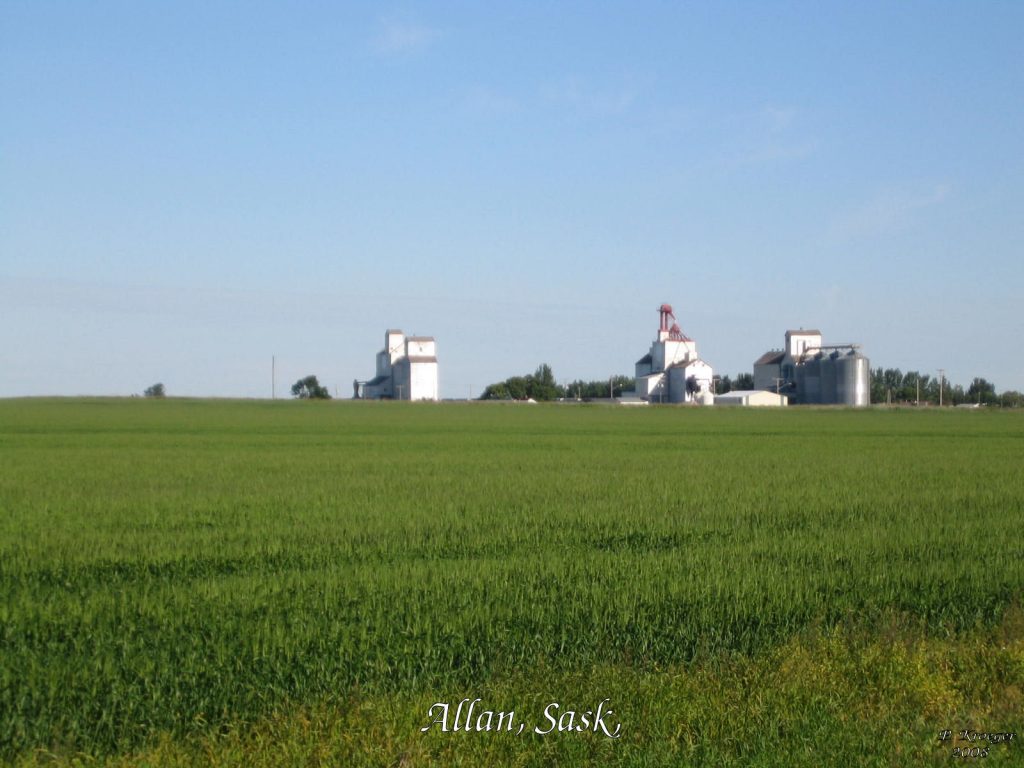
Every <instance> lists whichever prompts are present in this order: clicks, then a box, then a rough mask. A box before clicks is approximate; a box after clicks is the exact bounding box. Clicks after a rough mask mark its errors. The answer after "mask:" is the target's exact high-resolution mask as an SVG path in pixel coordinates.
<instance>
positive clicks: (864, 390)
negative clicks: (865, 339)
mask: <svg viewBox="0 0 1024 768" xmlns="http://www.w3.org/2000/svg"><path fill="white" fill-rule="evenodd" d="M836 363H837V364H838V368H839V370H838V376H837V388H838V389H837V392H836V395H837V397H836V402H837V403H840V404H842V405H852V406H863V405H868V403H869V395H870V389H869V370H868V366H869V362H868V359H867V358H866V357H864V355H862V354H860V353H859V352H857V351H856V350H852V351H851V352H849V353H848V354H846V355H843V356H842V357H840V358H839V359H838V360H837V361H836Z"/></svg>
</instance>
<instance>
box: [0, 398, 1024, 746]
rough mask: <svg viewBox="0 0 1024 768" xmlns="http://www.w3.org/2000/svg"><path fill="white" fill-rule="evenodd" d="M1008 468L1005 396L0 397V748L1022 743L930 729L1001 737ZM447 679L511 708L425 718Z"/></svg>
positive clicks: (1015, 537)
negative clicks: (605, 722) (745, 403)
mask: <svg viewBox="0 0 1024 768" xmlns="http://www.w3.org/2000/svg"><path fill="white" fill-rule="evenodd" d="M1022 465H1024V414H1020V413H1016V412H987V411H981V412H963V411H951V410H946V411H941V412H940V411H937V410H925V411H920V412H914V411H906V410H893V411H885V410H874V411H847V410H829V409H821V410H811V409H807V410H801V409H789V410H785V411H750V410H740V409H721V410H718V409H704V410H699V409H683V408H670V407H665V408H646V409H644V408H613V407H605V406H575V405H552V406H545V405H539V406H527V405H502V404H493V405H492V404H443V405H428V404H403V403H351V402H323V403H310V402H282V401H278V402H232V401H188V400H184V401H182V400H167V401H148V400H113V399H111V400H106V399H96V400H8V401H0V760H3V761H7V762H10V763H16V764H24V765H44V764H51V763H56V764H81V765H92V764H94V763H96V764H112V765H181V766H190V765H196V764H208V765H238V766H243V765H245V766H248V765H266V766H278V765H320V764H324V765H382V766H386V765H396V766H397V765H403V766H412V765H431V764H435V763H438V762H441V763H445V764H465V765H485V764H495V765H498V764H514V765H550V764H555V763H560V764H563V765H565V764H584V763H587V762H594V763H600V764H621V765H705V764H706V765H764V766H769V765H808V766H811V765H815V766H817V765H918V764H924V765H933V764H934V765H944V764H947V763H949V761H950V760H951V759H953V760H954V762H958V761H957V760H956V759H955V758H953V757H952V751H953V749H955V748H970V747H972V746H974V747H979V746H980V747H985V748H986V749H987V750H988V756H987V757H986V758H985V759H984V764H985V765H1024V747H1021V744H1020V741H1021V739H1022V738H1024V736H1022V735H1018V736H1017V737H1016V738H1015V740H1013V741H1011V742H1009V743H994V744H990V743H989V742H979V741H975V742H969V743H968V742H961V740H959V739H958V734H957V731H958V730H961V729H974V730H977V731H990V732H1020V731H1022V730H1024V728H1022V726H1024V717H1022V715H1024V697H1022V691H1024V610H1022V608H1021V605H1020V601H1021V597H1022V595H1024V537H1022V524H1024V471H1022V470H1021V467H1022ZM466 697H469V698H471V699H472V698H477V697H479V698H481V699H482V701H481V703H480V704H478V705H477V711H480V710H481V709H491V710H495V711H497V710H502V711H508V710H515V712H516V718H517V721H522V722H523V723H525V724H526V729H525V732H524V733H522V734H521V735H516V734H514V733H511V734H510V733H506V732H493V731H492V732H484V733H465V732H458V733H442V732H441V731H440V728H439V727H437V726H436V727H434V728H432V729H431V730H430V731H429V732H427V733H423V732H421V730H420V729H421V728H422V727H424V726H426V725H427V724H428V723H429V722H430V720H431V718H430V717H428V714H427V713H428V710H429V708H430V707H431V705H432V704H434V703H436V702H451V703H452V710H453V713H454V709H455V705H456V704H457V703H458V702H459V701H460V700H461V699H463V698H466ZM606 698H607V699H609V700H610V706H612V707H613V708H614V717H612V718H611V721H612V725H614V723H615V722H618V723H621V726H622V731H621V737H620V738H617V739H611V738H607V737H606V736H604V734H602V733H596V734H595V733H593V732H583V733H574V732H565V733H559V732H557V731H555V732H551V733H548V734H546V735H540V734H536V733H533V729H534V727H535V726H537V727H542V728H546V727H548V725H549V723H548V721H546V720H545V718H544V717H543V713H544V711H545V707H547V706H548V704H549V703H552V702H557V703H559V704H560V705H561V706H560V709H559V714H563V713H564V712H565V711H566V710H575V711H582V710H585V709H594V708H596V707H597V705H598V702H600V701H601V700H603V699H606ZM574 722H576V723H577V724H578V720H575V721H574ZM945 729H949V730H950V731H951V732H952V735H951V737H950V740H949V741H947V742H939V741H938V739H937V736H938V734H939V732H940V731H942V730H945ZM979 759H980V758H979Z"/></svg>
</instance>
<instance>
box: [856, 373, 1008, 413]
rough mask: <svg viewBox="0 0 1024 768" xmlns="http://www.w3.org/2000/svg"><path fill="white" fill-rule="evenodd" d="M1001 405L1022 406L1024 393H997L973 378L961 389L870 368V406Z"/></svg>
mask: <svg viewBox="0 0 1024 768" xmlns="http://www.w3.org/2000/svg"><path fill="white" fill-rule="evenodd" d="M940 389H941V400H942V404H943V405H962V404H972V405H974V404H979V405H1001V406H1005V407H1008V408H1020V407H1021V406H1024V394H1021V393H1020V392H1017V391H1016V390H1007V391H1005V392H1001V393H997V392H996V387H995V384H993V383H992V382H990V381H988V380H987V379H984V378H975V379H973V380H972V381H971V383H970V385H969V386H968V387H967V388H966V389H964V387H963V385H961V384H953V383H951V382H950V381H949V379H946V378H944V377H943V378H942V379H941V380H940V377H938V376H932V375H930V374H927V373H920V372H918V371H907V372H906V373H904V372H903V371H901V370H900V369H899V368H873V369H871V402H872V403H894V404H895V403H920V404H929V405H938V404H939V400H940Z"/></svg>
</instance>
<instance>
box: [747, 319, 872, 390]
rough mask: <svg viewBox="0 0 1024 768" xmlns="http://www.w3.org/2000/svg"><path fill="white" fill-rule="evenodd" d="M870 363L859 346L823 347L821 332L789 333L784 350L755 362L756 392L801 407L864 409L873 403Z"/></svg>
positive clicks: (802, 331) (764, 355)
mask: <svg viewBox="0 0 1024 768" xmlns="http://www.w3.org/2000/svg"><path fill="white" fill-rule="evenodd" d="M869 365H870V364H869V361H868V359H867V358H866V357H864V355H862V354H861V353H860V345H859V344H831V345H823V344H822V343H821V331H816V330H811V331H805V330H803V329H802V328H801V329H800V330H798V331H786V347H785V349H773V350H770V351H768V352H765V353H764V354H763V355H761V357H759V358H758V359H757V360H755V361H754V388H755V389H765V390H769V391H771V392H777V393H779V394H784V395H787V396H788V397H789V402H790V403H793V404H802V405H851V406H863V405H868V404H869V402H870V395H871V388H870V379H869V376H870V371H869Z"/></svg>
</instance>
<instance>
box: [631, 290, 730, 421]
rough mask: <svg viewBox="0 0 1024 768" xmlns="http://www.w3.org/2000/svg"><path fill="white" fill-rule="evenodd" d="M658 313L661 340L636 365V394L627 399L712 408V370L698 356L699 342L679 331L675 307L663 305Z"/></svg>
mask: <svg viewBox="0 0 1024 768" xmlns="http://www.w3.org/2000/svg"><path fill="white" fill-rule="evenodd" d="M658 312H659V313H660V315H661V325H660V327H659V328H658V337H657V338H656V339H655V340H654V343H652V344H651V351H650V352H648V353H647V354H646V355H644V356H643V357H641V358H640V359H639V360H637V361H636V391H635V392H627V393H624V394H623V396H624V397H628V396H634V397H639V398H640V399H642V400H646V401H647V402H651V403H700V404H702V405H710V404H711V403H712V402H713V401H714V395H713V394H712V388H711V379H712V370H711V366H710V365H708V364H707V363H706V362H705V361H703V360H701V359H700V358H699V357H698V356H697V342H695V341H694V340H693V339H691V338H689V337H688V336H686V335H685V334H684V333H683V332H682V331H681V330H680V329H679V325H678V324H677V323H676V318H675V315H674V314H673V313H672V307H671V306H669V305H668V304H662V305H661V308H660V309H659V310H658Z"/></svg>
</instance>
